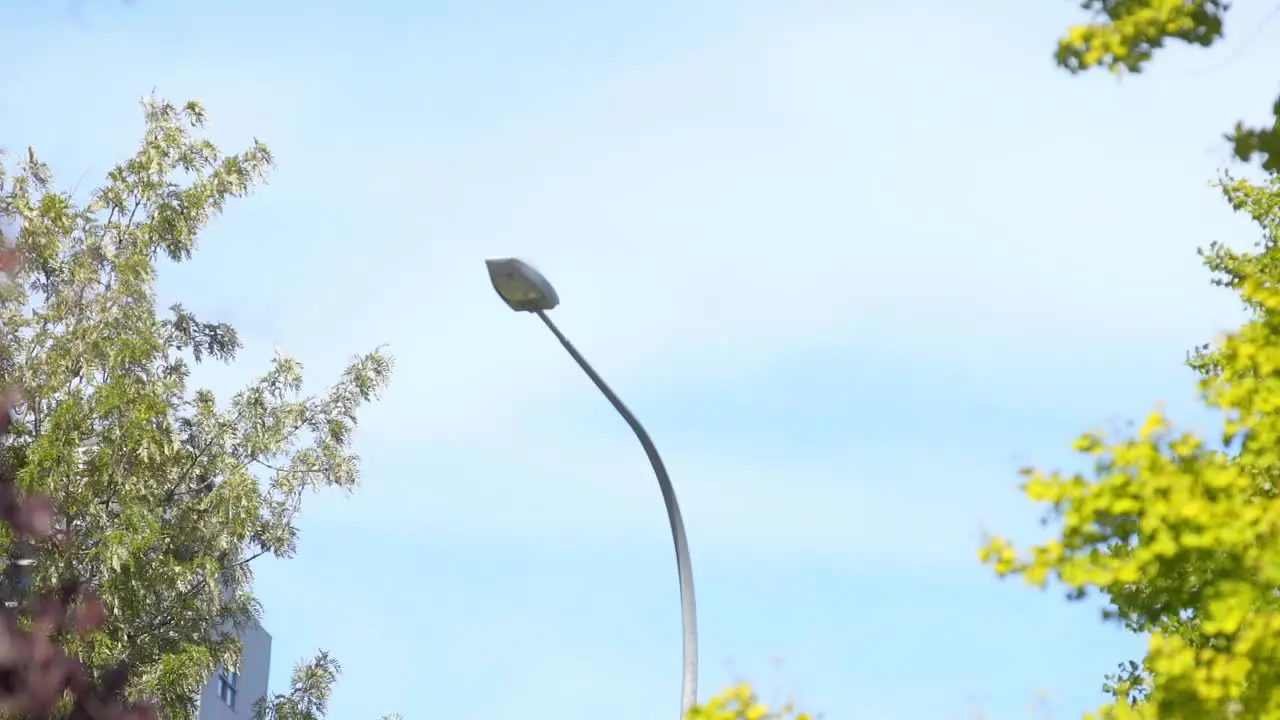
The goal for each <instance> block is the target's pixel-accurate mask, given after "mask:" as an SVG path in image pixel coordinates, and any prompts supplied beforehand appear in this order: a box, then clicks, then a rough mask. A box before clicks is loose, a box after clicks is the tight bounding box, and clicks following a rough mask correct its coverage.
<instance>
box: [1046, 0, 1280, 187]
mask: <svg viewBox="0 0 1280 720" xmlns="http://www.w3.org/2000/svg"><path fill="white" fill-rule="evenodd" d="M1229 5H1230V3H1229V2H1227V0H1083V2H1082V3H1081V6H1082V7H1083V8H1084V9H1086V10H1088V11H1090V12H1091V13H1092V14H1093V22H1089V23H1086V24H1084V25H1078V26H1076V27H1073V28H1071V29H1070V30H1069V31H1068V32H1067V35H1066V36H1065V37H1063V38H1062V39H1061V40H1059V41H1058V52H1057V60H1058V64H1060V65H1062V66H1063V67H1065V68H1066V69H1068V70H1070V71H1071V72H1081V71H1083V70H1088V69H1090V68H1094V67H1106V68H1108V69H1110V70H1111V71H1112V72H1115V73H1123V72H1141V70H1142V68H1143V66H1144V65H1146V63H1147V61H1148V60H1150V59H1151V56H1152V54H1153V53H1154V52H1155V51H1156V50H1158V49H1159V48H1161V47H1164V45H1165V42H1166V41H1167V40H1171V39H1172V40H1181V41H1183V42H1186V43H1191V44H1194V45H1200V46H1205V47H1208V46H1210V45H1212V44H1213V43H1215V42H1217V41H1218V40H1219V39H1221V38H1222V36H1223V16H1224V15H1225V13H1226V11H1227V9H1228V6H1229ZM1272 42H1274V40H1272ZM1277 76H1280V70H1278V71H1277V73H1276V75H1275V76H1272V77H1267V78H1261V79H1260V84H1261V85H1262V86H1263V87H1268V88H1269V87H1273V83H1274V82H1275V81H1276V79H1277ZM1274 112H1275V114H1276V116H1277V118H1280V99H1277V100H1276V103H1275V106H1274ZM1227 139H1229V140H1230V141H1231V142H1232V144H1233V145H1234V146H1235V152H1236V156H1237V157H1239V158H1240V159H1241V160H1249V159H1251V158H1253V157H1255V156H1257V157H1259V158H1260V159H1261V160H1262V166H1263V167H1264V168H1266V169H1267V170H1269V171H1271V172H1280V119H1278V120H1277V121H1274V122H1272V123H1271V125H1270V126H1264V127H1260V128H1249V127H1245V126H1244V125H1243V124H1239V123H1238V124H1237V125H1236V127H1235V130H1234V131H1233V132H1232V133H1230V134H1228V135H1227Z"/></svg>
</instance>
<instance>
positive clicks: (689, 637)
mask: <svg viewBox="0 0 1280 720" xmlns="http://www.w3.org/2000/svg"><path fill="white" fill-rule="evenodd" d="M484 263H485V266H486V267H488V269H489V279H490V280H491V281H492V282H493V289H494V290H497V291H498V296H499V297H501V298H502V299H503V300H504V301H505V302H506V303H507V305H508V306H510V307H511V309H512V310H515V311H517V312H531V313H533V314H535V315H537V316H538V319H540V320H542V322H543V324H545V325H546V326H547V329H549V330H550V331H551V333H552V334H553V335H555V336H556V339H557V340H559V341H560V344H561V345H563V346H564V349H565V350H567V351H568V352H569V355H570V356H571V357H572V358H573V359H574V362H576V363H578V367H580V368H582V371H583V372H584V373H586V374H587V377H589V378H591V382H593V383H595V386H596V387H597V388H599V389H600V392H601V393H602V394H604V396H605V398H606V399H607V400H608V401H609V403H610V404H611V405H613V408H614V409H615V410H617V411H618V414H619V415H621V416H622V419H623V420H626V421H627V425H630V426H631V430H632V431H633V432H634V433H635V434H636V438H638V439H639V440H640V445H641V446H642V447H644V454H645V455H648V456H649V463H650V464H651V465H653V473H654V475H657V476H658V487H659V488H660V489H661V490H662V502H663V503H664V504H665V505H666V506H667V519H668V521H670V523H671V539H672V541H674V543H675V546H676V572H677V573H678V575H679V578H680V621H681V625H682V627H683V631H684V632H683V636H684V674H683V676H682V680H681V684H680V709H681V713H680V714H681V717H684V716H685V715H687V714H688V712H689V711H690V710H692V709H693V706H694V705H696V704H697V702H698V617H697V609H696V606H695V603H694V597H693V567H692V565H691V563H690V560H689V541H688V539H687V538H686V537H685V532H684V519H683V518H682V517H681V516H680V504H679V503H678V502H676V491H675V488H674V487H672V486H671V478H670V477H669V476H668V475H667V468H666V466H665V465H663V464H662V457H661V456H659V455H658V448H656V447H655V446H654V444H653V440H652V439H650V437H649V433H647V432H645V429H644V426H643V425H641V424H640V421H639V420H637V419H636V416H635V415H632V414H631V411H630V410H628V409H627V406H626V405H625V404H623V402H622V400H621V399H619V398H618V396H617V395H616V394H615V393H614V392H613V390H612V389H610V388H609V386H608V384H606V383H605V381H604V379H603V378H601V377H600V375H599V374H598V373H597V372H596V371H595V369H594V368H592V367H591V365H590V364H589V363H588V362H587V360H586V358H584V357H582V353H580V352H578V349H577V348H575V347H574V346H573V344H572V343H570V342H569V339H568V338H566V337H565V336H564V333H562V332H560V328H558V327H556V325H555V323H553V322H551V318H549V317H547V311H548V310H551V309H553V308H555V306H557V305H559V304H560V297H559V296H558V295H556V290H555V288H554V287H552V286H551V283H550V282H547V279H546V278H545V277H543V276H542V274H541V273H539V272H538V271H537V270H535V269H533V267H532V266H530V265H529V264H528V263H525V262H523V261H521V260H516V259H515V258H501V259H496V260H485V261H484Z"/></svg>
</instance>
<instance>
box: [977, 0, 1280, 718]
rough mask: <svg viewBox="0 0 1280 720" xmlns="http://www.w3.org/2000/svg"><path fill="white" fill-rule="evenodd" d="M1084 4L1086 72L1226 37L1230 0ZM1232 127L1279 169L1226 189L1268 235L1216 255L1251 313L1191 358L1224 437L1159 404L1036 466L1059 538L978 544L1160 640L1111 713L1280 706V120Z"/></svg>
mask: <svg viewBox="0 0 1280 720" xmlns="http://www.w3.org/2000/svg"><path fill="white" fill-rule="evenodd" d="M1085 7H1086V8H1090V9H1093V10H1095V12H1098V13H1100V14H1101V15H1102V16H1103V17H1105V18H1106V19H1105V20H1104V21H1100V22H1098V23H1095V24H1091V25H1086V26H1082V27H1078V28H1074V29H1072V30H1071V31H1070V32H1069V33H1068V35H1067V37H1066V38H1064V39H1063V40H1062V42H1061V43H1060V46H1059V52H1058V61H1059V62H1060V63H1062V64H1063V65H1064V66H1065V67H1067V68H1068V69H1070V70H1073V71H1076V70H1082V69H1087V68H1089V67H1093V66H1097V65H1107V66H1109V67H1111V68H1112V69H1113V70H1117V71H1123V70H1131V71H1137V70H1139V69H1140V68H1141V67H1142V66H1143V64H1144V63H1146V62H1147V61H1148V60H1149V59H1150V58H1151V55H1152V53H1153V52H1154V50H1155V49H1157V48H1159V47H1161V46H1162V44H1163V43H1164V41H1165V40H1167V39H1169V38H1176V39H1180V40H1184V41H1186V42H1193V43H1198V44H1201V45H1209V44H1211V43H1212V42H1214V41H1215V40H1216V39H1218V38H1219V37H1221V35H1222V14H1223V13H1224V12H1225V9H1226V4H1225V3H1222V2H1215V1H1212V0H1192V1H1191V2H1183V1H1182V0H1176V1H1174V2H1167V1H1165V0H1135V1H1123V2H1122V1H1120V0H1115V1H1113V2H1105V3H1104V2H1094V1H1090V2H1086V4H1085ZM1277 112H1278V113H1280V104H1278V105H1277ZM1230 138H1231V139H1232V141H1233V142H1234V143H1235V146H1236V154H1237V156H1238V157H1239V158H1240V159H1242V160H1247V159H1249V158H1251V157H1254V156H1257V157H1258V158H1259V159H1261V160H1262V165H1263V167H1264V169H1265V170H1267V171H1268V175H1269V177H1268V179H1267V180H1265V181H1262V182H1256V183H1255V182H1249V181H1245V180H1241V179H1237V178H1235V177H1232V176H1231V175H1230V174H1225V175H1224V176H1223V178H1222V179H1221V181H1220V182H1219V183H1218V187H1219V189H1220V190H1221V191H1222V193H1223V195H1224V197H1225V199H1226V200H1227V202H1228V203H1229V204H1230V205H1231V206H1232V208H1234V209H1235V210H1236V211H1237V212H1241V213H1244V214H1245V215H1247V216H1248V217H1249V218H1250V219H1251V220H1252V221H1253V222H1254V223H1255V224H1256V225H1257V226H1258V228H1259V230H1260V231H1261V232H1260V236H1259V240H1258V242H1257V244H1256V246H1255V247H1254V248H1253V249H1252V250H1250V251H1247V252H1241V251H1236V250H1232V249H1231V248H1227V247H1225V246H1222V245H1220V244H1216V243H1215V244H1210V245H1209V246H1208V248H1206V249H1204V250H1202V251H1201V255H1202V257H1203V259H1204V262H1205V265H1206V267H1208V269H1209V270H1210V272H1211V275H1212V281H1213V282H1214V283H1215V284H1217V285H1219V286H1222V287H1225V288H1228V289H1230V290H1232V291H1234V292H1236V293H1237V294H1238V295H1239V296H1240V298H1241V300H1242V301H1243V303H1244V305H1245V307H1246V308H1247V310H1248V311H1249V320H1248V322H1246V323H1245V324H1244V325H1243V326H1242V327H1240V328H1239V329H1237V330H1236V331H1235V332H1233V333H1231V334H1229V335H1227V336H1226V337H1225V338H1223V339H1222V340H1220V341H1219V342H1216V343H1211V344H1206V345H1202V346H1200V347H1198V348H1196V350H1195V352H1194V353H1193V355H1192V357H1191V358H1190V360H1189V365H1190V366H1191V367H1192V368H1193V369H1194V370H1195V371H1196V372H1197V373H1198V375H1199V388H1200V393H1201V397H1202V399H1203V402H1204V405H1205V406H1206V407H1207V408H1209V409H1211V410H1214V411H1216V412H1217V414H1218V417H1220V419H1221V434H1220V436H1215V437H1211V438H1202V437H1198V436H1196V435H1194V434H1191V433H1186V432H1177V431H1175V430H1174V428H1173V425H1172V422H1171V421H1170V420H1169V419H1168V418H1167V417H1166V416H1165V415H1164V414H1163V413H1162V412H1160V411H1156V412H1153V413H1152V414H1151V415H1150V416H1149V417H1148V418H1147V420H1146V422H1145V423H1144V424H1143V425H1142V426H1141V428H1140V429H1139V430H1138V431H1137V432H1136V433H1134V434H1132V435H1124V434H1122V435H1119V436H1111V437H1108V436H1105V435H1103V434H1102V433H1087V434H1085V435H1083V436H1081V437H1080V438H1079V439H1078V440H1077V441H1076V442H1075V445H1074V449H1075V450H1076V451H1078V452H1079V453H1082V454H1083V455H1085V456H1087V457H1089V458H1090V459H1092V461H1093V471H1092V472H1089V473H1078V474H1065V473H1049V472H1044V471H1041V470H1037V469H1027V470H1025V471H1023V474H1024V477H1025V484H1024V485H1023V489H1024V491H1025V493H1026V494H1027V496H1028V497H1029V498H1030V499H1032V500H1033V501H1036V502H1038V503H1042V504H1043V505H1045V506H1046V516H1045V520H1046V522H1050V523H1056V526H1057V528H1058V529H1059V532H1058V533H1057V537H1055V538H1054V539H1053V540H1051V541H1049V542H1046V543H1043V544H1040V545H1036V546H1034V547H1031V548H1030V549H1029V550H1027V551H1024V552H1020V551H1019V550H1018V549H1016V548H1015V547H1014V546H1013V545H1012V544H1010V543H1009V542H1008V541H1006V540H1004V539H1002V538H999V537H993V538H990V539H989V541H988V542H987V543H986V544H985V546H984V547H983V549H982V551H981V556H982V559H983V560H984V562H987V563H990V564H991V565H993V566H994V568H995V571H996V572H997V573H998V574H999V575H1001V576H1010V575H1019V576H1021V577H1022V578H1023V579H1024V580H1026V582H1027V583H1029V584H1031V585H1033V586H1037V587H1044V586H1045V585H1046V584H1047V583H1048V582H1049V581H1050V580H1051V579H1053V580H1057V581H1058V582H1060V583H1061V584H1062V585H1064V586H1066V588H1067V594H1068V597H1070V598H1072V599H1080V598H1083V597H1086V596H1087V595H1090V594H1097V595H1100V596H1101V597H1102V598H1103V599H1104V600H1105V601H1106V604H1107V607H1106V609H1105V610H1104V613H1103V615H1104V618H1106V619H1107V620H1109V621H1114V622H1117V623H1119V624H1120V625H1121V626H1123V627H1124V628H1126V629H1127V630H1129V631H1131V632H1134V633H1140V634H1149V635H1150V644H1149V646H1148V650H1147V653H1146V655H1145V656H1144V657H1143V658H1141V659H1139V660H1130V661H1128V662H1126V663H1124V664H1122V665H1121V667H1120V671H1119V672H1118V673H1116V674H1115V675H1114V676H1112V677H1110V678H1108V680H1107V683H1106V685H1105V687H1106V689H1107V690H1108V691H1109V692H1110V693H1111V694H1112V696H1113V697H1114V702H1112V703H1110V704H1108V705H1106V706H1104V707H1102V708H1101V709H1100V710H1099V711H1098V713H1097V714H1098V716H1100V717H1104V718H1116V719H1117V720H1119V719H1123V718H1144V719H1145V718H1151V719H1154V718H1160V719H1161V720H1182V719H1184V718H1185V719H1187V720H1190V719H1192V718H1195V719H1196V720H1212V719H1214V718H1224V719H1225V718H1232V719H1233V720H1254V719H1256V720H1272V719H1275V718H1280V486H1278V485H1277V481H1276V478H1277V477H1280V475H1278V473H1280V144H1278V141H1280V131H1278V130H1277V129H1276V128H1275V127H1272V128H1263V129H1248V128H1244V127H1243V126H1238V127H1237V129H1236V132H1235V133H1234V134H1233V135H1232V136H1230Z"/></svg>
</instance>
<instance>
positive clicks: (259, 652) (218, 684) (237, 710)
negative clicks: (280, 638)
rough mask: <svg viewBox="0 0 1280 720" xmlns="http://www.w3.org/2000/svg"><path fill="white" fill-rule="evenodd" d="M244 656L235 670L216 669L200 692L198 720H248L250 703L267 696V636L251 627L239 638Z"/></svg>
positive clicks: (269, 655)
mask: <svg viewBox="0 0 1280 720" xmlns="http://www.w3.org/2000/svg"><path fill="white" fill-rule="evenodd" d="M240 642H241V643H242V644H243V646H244V653H243V654H242V656H241V658H240V667H238V668H220V669H219V670H218V672H216V673H214V674H213V677H211V678H209V682H207V683H205V686H204V688H202V689H201V690H200V720H249V718H252V717H253V706H254V703H256V702H258V700H259V699H261V698H263V697H265V696H266V694H267V681H268V680H269V675H270V672H271V635H269V634H267V631H266V630H263V629H262V626H260V625H258V624H256V623H255V624H254V626H253V627H252V628H250V629H249V630H247V631H245V633H244V634H243V635H241V636H240Z"/></svg>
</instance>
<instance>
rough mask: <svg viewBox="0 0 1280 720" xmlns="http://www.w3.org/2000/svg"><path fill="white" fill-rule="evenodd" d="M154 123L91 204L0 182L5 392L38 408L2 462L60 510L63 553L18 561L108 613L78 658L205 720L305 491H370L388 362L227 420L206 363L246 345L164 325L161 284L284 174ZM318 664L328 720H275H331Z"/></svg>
mask: <svg viewBox="0 0 1280 720" xmlns="http://www.w3.org/2000/svg"><path fill="white" fill-rule="evenodd" d="M144 109H145V115H146V131H145V133H144V135H143V138H142V141H141V144H140V146H139V147H138V149H137V152H136V153H135V154H134V155H133V156H132V157H130V158H129V159H127V160H125V161H124V162H122V163H120V164H119V165H117V166H116V167H114V168H113V169H112V170H111V171H110V172H109V173H108V174H107V178H106V181H105V183H104V184H103V185H102V187H100V188H98V189H97V190H94V191H93V192H92V193H91V194H90V195H89V197H88V200H87V201H86V202H84V203H78V202H77V200H76V198H75V197H73V196H72V194H71V193H70V192H67V191H66V190H63V189H60V188H58V187H57V186H56V185H55V184H54V182H53V179H52V177H51V175H50V171H49V168H48V167H46V165H45V164H43V163H42V162H41V161H40V160H39V159H38V158H37V157H36V155H35V154H34V153H33V152H30V151H28V152H27V153H25V154H24V155H23V157H22V158H21V160H20V161H19V162H17V163H12V164H5V165H0V227H4V228H8V229H9V233H8V234H9V235H10V238H9V239H10V240H11V241H12V242H13V243H14V246H15V247H16V249H17V251H18V254H19V256H20V257H21V264H20V266H19V267H17V268H16V269H15V271H14V272H13V273H12V277H13V282H12V283H10V284H9V285H8V286H7V287H6V288H5V292H4V295H3V297H0V373H2V379H3V382H4V383H5V384H6V385H15V386H18V387H20V388H22V390H23V393H24V394H23V399H22V401H21V403H20V405H19V406H18V407H17V409H16V413H15V424H14V427H13V435H12V438H11V439H10V441H9V442H8V443H7V444H6V445H5V446H4V447H3V451H2V452H3V455H2V457H0V461H3V462H4V463H8V464H9V465H8V467H10V468H11V469H13V470H14V471H15V472H16V474H17V477H18V479H19V484H20V486H22V487H23V488H25V489H28V490H34V491H39V492H42V493H44V494H46V495H48V496H49V497H50V498H51V499H52V501H53V503H54V504H55V505H56V507H57V508H58V510H59V511H60V516H59V520H58V522H57V524H56V527H55V528H54V531H53V535H52V538H51V539H50V540H49V541H47V542H45V543H42V544H39V545H38V546H35V547H33V548H30V549H24V548H20V547H16V546H14V547H10V548H8V549H7V552H8V553H9V554H10V556H11V557H12V556H13V555H14V554H16V553H23V552H30V553H34V554H35V557H36V558H37V564H36V565H35V566H34V574H33V576H32V580H33V581H34V585H35V587H36V588H37V589H39V588H49V587H53V586H55V585H56V584H57V582H58V581H59V579H60V578H63V577H66V576H75V577H78V578H81V579H82V580H83V581H84V582H85V583H87V584H88V586H89V587H90V588H92V589H93V590H94V591H95V592H96V594H97V595H98V596H99V597H100V598H101V600H102V602H103V604H104V606H105V610H106V616H107V622H106V624H105V626H104V627H103V628H102V629H101V631H99V632H97V633H94V634H92V635H90V636H88V637H87V638H85V639H82V640H77V641H74V642H73V641H69V642H73V644H72V646H71V648H70V649H71V650H73V651H74V653H75V654H77V655H79V656H80V657H82V658H83V659H84V660H85V661H86V663H87V664H88V665H89V666H90V667H94V668H102V667H107V666H110V665H114V664H115V663H117V662H119V661H125V662H127V663H128V665H129V667H130V668H131V671H132V673H131V676H130V678H131V682H130V685H129V688H128V690H129V693H130V694H131V695H135V696H145V697H149V698H152V699H154V700H155V701H157V703H158V704H159V707H160V711H161V716H162V717H166V718H189V717H192V716H193V714H194V710H195V703H196V691H197V690H198V688H199V687H200V686H201V685H202V684H203V683H204V682H205V681H206V680H207V679H208V678H209V677H210V675H211V674H212V673H213V672H214V671H215V669H216V668H217V667H218V665H219V664H222V663H234V662H235V660H236V656H237V654H238V652H239V643H238V640H237V639H236V636H235V633H234V632H226V631H228V630H234V629H236V628H242V627H245V626H246V624H248V623H251V622H253V621H254V620H255V618H256V617H257V616H258V615H259V613H260V608H259V605H258V602H257V600H256V599H255V598H254V596H253V594H252V592H251V563H252V562H253V560H254V559H255V558H258V557H261V556H263V555H271V556H275V557H282V558H287V557H290V556H291V555H293V553H294V552H295V550H296V541H297V527H296V524H295V518H296V517H297V514H298V512H299V509H300V507H301V505H302V502H303V498H304V497H305V496H306V495H307V494H308V493H310V492H311V491H314V490H321V489H325V488H331V487H336V488H340V489H343V490H350V489H352V488H354V487H355V485H356V484H357V479H358V458H357V457H356V456H355V455H354V454H353V452H352V448H351V442H352V435H353V432H354V430H355V427H356V422H357V412H358V411H359V410H360V408H361V406H363V405H364V404H366V403H367V402H369V401H370V400H372V399H373V398H375V397H376V396H377V395H378V393H379V392H380V391H381V390H382V389H383V388H384V387H385V385H386V383H387V381H388V378H389V376H390V373H391V367H392V363H391V359H390V358H389V357H388V356H386V355H384V354H383V353H382V352H380V351H377V350H375V351H373V352H370V353H368V354H365V355H360V356H357V357H355V358H354V360H353V361H352V363H351V364H350V365H349V367H347V369H346V370H345V372H343V373H342V375H341V377H340V378H339V379H338V380H337V382H336V383H335V384H333V385H332V386H331V387H330V388H329V389H328V390H327V391H326V392H324V393H322V394H319V395H314V396H313V395H307V394H304V393H303V389H302V385H303V383H302V367H301V365H300V363H299V362H298V361H297V360H294V359H292V358H289V357H285V356H283V355H277V357H276V358H275V360H274V362H273V363H272V365H271V366H270V368H268V369H267V370H266V372H265V373H264V374H263V375H262V376H261V377H260V378H259V379H258V380H257V381H255V382H253V383H252V384H250V385H249V386H248V387H246V388H245V389H243V390H242V391H240V392H238V393H236V394H235V395H234V396H233V397H231V398H230V399H229V402H226V401H224V402H223V403H221V404H220V403H218V402H217V401H216V399H215V397H214V395H213V393H212V392H210V391H208V390H205V389H193V388H191V387H189V386H188V377H189V374H190V371H191V367H192V365H193V364H194V363H200V362H204V361H207V360H210V359H212V360H217V361H221V362H230V361H231V360H232V359H233V358H234V357H235V354H236V351H237V350H238V349H239V348H240V342H239V340H238V339H237V337H236V333H235V331H234V329H233V328H231V327H230V326H229V325H226V324H225V323H218V322H210V321H207V320H205V319H200V318H197V317H195V316H194V315H192V314H191V313H190V312H188V311H187V310H185V309H184V308H183V307H182V306H181V305H174V306H173V307H171V308H169V309H168V311H167V312H164V311H161V310H160V309H159V308H158V307H157V298H156V291H155V280H156V275H157V272H158V269H159V265H160V263H161V262H163V261H164V260H168V261H170V262H174V263H179V262H185V261H187V260H189V259H190V258H191V256H192V254H193V252H194V251H195V250H196V247H197V239H198V236H199V233H200V231H201V230H202V228H204V227H205V226H206V225H207V224H208V223H209V222H210V221H211V220H212V219H213V218H214V217H215V216H216V215H218V214H219V213H220V212H221V211H222V209H223V206H224V204H225V203H226V202H227V201H228V200H229V199H231V198H236V197H242V196H245V195H247V194H248V193H250V192H251V190H252V189H253V188H254V187H255V186H256V185H258V184H259V183H261V182H263V181H264V179H265V178H266V175H267V173H268V171H269V169H270V168H271V165H272V158H271V154H270V153H269V152H268V150H267V148H266V147H265V146H263V145H261V144H259V143H255V144H254V145H253V146H252V147H250V148H248V149H247V150H245V151H243V152H240V153H238V154H229V155H228V154H223V153H221V152H220V151H219V150H218V148H216V147H215V146H214V145H213V144H212V143H210V142H209V141H208V140H206V139H204V138H203V137H201V135H200V129H201V127H202V126H203V125H204V123H205V114H204V111H203V110H202V109H201V107H200V106H199V105H198V104H196V103H189V104H187V105H185V106H176V105H173V104H170V103H168V102H163V101H160V100H148V101H146V102H145V103H144ZM10 569H11V570H12V569H14V568H13V567H11V568H10ZM310 667H311V668H312V669H313V670H314V672H319V670H320V669H323V668H325V667H332V668H333V669H334V670H335V672H334V673H333V674H332V675H330V676H328V677H327V678H322V679H325V682H323V683H317V682H312V681H310V680H309V681H308V683H306V684H305V689H306V690H307V691H308V692H314V693H316V694H315V695H314V697H313V699H312V701H310V705H306V703H302V706H306V707H310V708H312V713H313V714H312V715H298V714H289V711H288V707H292V706H285V705H282V706H281V708H282V709H280V710H279V711H278V712H277V711H275V710H272V709H271V708H270V707H268V708H267V712H268V713H269V714H268V717H278V718H290V719H292V718H300V717H312V716H315V717H321V716H322V715H323V709H324V707H325V705H324V700H325V698H327V695H328V686H329V684H330V683H331V682H332V680H333V679H334V678H335V677H336V664H334V663H332V659H331V658H329V657H328V656H327V655H324V654H322V655H321V656H320V657H318V658H317V659H316V661H314V663H312V664H311V665H310ZM313 675H314V673H313ZM308 677H312V676H308ZM295 679H296V678H295ZM295 689H296V688H295ZM290 697H291V696H290ZM298 702H301V701H298ZM272 712H275V714H274V715H270V713H272Z"/></svg>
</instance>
